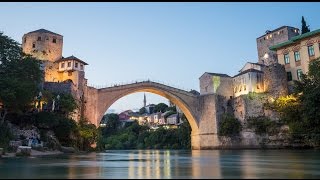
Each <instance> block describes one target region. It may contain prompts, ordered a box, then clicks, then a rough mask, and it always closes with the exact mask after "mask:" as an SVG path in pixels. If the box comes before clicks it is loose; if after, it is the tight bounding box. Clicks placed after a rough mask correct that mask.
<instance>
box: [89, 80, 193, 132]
mask: <svg viewBox="0 0 320 180" xmlns="http://www.w3.org/2000/svg"><path fill="white" fill-rule="evenodd" d="M95 91H96V93H93V94H91V95H93V96H94V94H96V97H95V98H93V99H95V101H96V104H95V106H96V113H95V117H92V118H91V119H92V120H94V121H95V122H93V123H94V124H96V125H99V124H100V121H101V119H102V117H103V115H104V113H105V112H106V111H107V109H108V108H109V107H110V106H111V105H112V104H113V103H115V102H116V101H117V100H119V99H120V98H122V97H124V96H127V95H129V94H133V93H137V92H149V93H153V94H157V95H159V96H162V97H165V98H167V99H169V100H170V101H172V102H173V103H174V104H175V105H177V106H178V107H179V108H180V109H181V111H182V112H183V113H184V114H185V116H186V118H187V120H188V122H189V124H190V126H191V129H192V134H194V133H195V134H197V133H198V131H199V128H198V114H197V108H196V107H197V103H198V101H197V95H195V94H192V93H190V92H187V91H184V90H180V89H176V88H173V87H170V86H166V85H163V84H159V83H155V82H151V81H146V82H139V83H133V84H127V85H122V86H115V87H108V88H102V89H95ZM88 95H89V96H90V93H89V94H88ZM89 99H91V98H89ZM91 104H93V103H91ZM89 108H90V107H89ZM90 109H91V108H90ZM89 119H90V118H89ZM92 120H91V121H92Z"/></svg>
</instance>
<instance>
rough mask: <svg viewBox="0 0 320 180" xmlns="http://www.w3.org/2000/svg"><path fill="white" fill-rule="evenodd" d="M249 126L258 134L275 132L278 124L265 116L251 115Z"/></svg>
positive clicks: (248, 121)
mask: <svg viewBox="0 0 320 180" xmlns="http://www.w3.org/2000/svg"><path fill="white" fill-rule="evenodd" d="M247 127H248V128H250V129H254V132H255V133H256V134H259V135H262V134H275V133H276V132H277V131H276V130H277V124H276V122H275V121H271V120H270V118H268V117H265V116H259V117H249V118H248V119H247Z"/></svg>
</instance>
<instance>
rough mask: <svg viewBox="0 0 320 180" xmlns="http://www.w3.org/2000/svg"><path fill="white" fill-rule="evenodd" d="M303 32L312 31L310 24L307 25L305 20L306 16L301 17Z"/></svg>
mask: <svg viewBox="0 0 320 180" xmlns="http://www.w3.org/2000/svg"><path fill="white" fill-rule="evenodd" d="M301 24H302V25H301V34H304V33H307V32H310V29H309V25H308V26H307V23H306V21H305V20H304V17H303V16H302V18H301Z"/></svg>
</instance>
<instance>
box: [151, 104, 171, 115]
mask: <svg viewBox="0 0 320 180" xmlns="http://www.w3.org/2000/svg"><path fill="white" fill-rule="evenodd" d="M167 108H168V105H166V104H165V103H159V104H157V105H156V106H155V107H154V112H162V113H164V112H165V111H166V109H167Z"/></svg>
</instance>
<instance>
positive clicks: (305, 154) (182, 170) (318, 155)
mask: <svg viewBox="0 0 320 180" xmlns="http://www.w3.org/2000/svg"><path fill="white" fill-rule="evenodd" d="M0 178H24V179H25V178H78V179H80V178H104V179H116V178H117V179H118V178H124V179H131V178H136V179H137V178H148V179H160V178H166V179H167V178H189V179H190V178H295V179H297V178H299V179H300V178H315V179H316V178H320V151H319V150H201V151H198V150H193V151H191V150H189V151H188V150H112V151H111V150H110V151H105V152H104V153H88V154H72V155H66V154H63V155H52V156H41V157H14V158H12V157H11V158H0Z"/></svg>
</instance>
